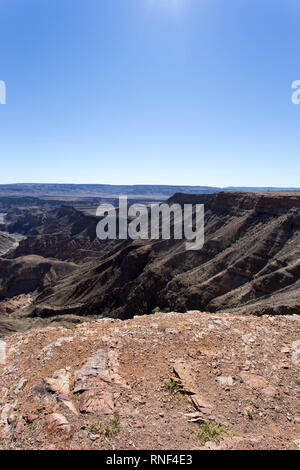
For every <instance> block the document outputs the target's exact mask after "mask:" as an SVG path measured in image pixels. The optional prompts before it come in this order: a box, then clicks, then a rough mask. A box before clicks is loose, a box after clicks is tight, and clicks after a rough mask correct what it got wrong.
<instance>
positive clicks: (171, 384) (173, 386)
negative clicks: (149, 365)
mask: <svg viewBox="0 0 300 470" xmlns="http://www.w3.org/2000/svg"><path fill="white" fill-rule="evenodd" d="M164 385H165V387H166V389H167V390H169V392H171V393H175V392H177V390H179V385H178V383H177V382H176V381H175V380H170V381H166V382H165V383H164Z"/></svg>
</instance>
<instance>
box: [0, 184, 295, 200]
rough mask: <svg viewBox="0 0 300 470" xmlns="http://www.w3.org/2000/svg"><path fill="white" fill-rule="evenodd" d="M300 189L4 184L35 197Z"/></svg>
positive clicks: (11, 191)
mask: <svg viewBox="0 0 300 470" xmlns="http://www.w3.org/2000/svg"><path fill="white" fill-rule="evenodd" d="M236 190H239V191H300V188H278V187H274V188H273V187H250V188H249V187H242V186H240V187H233V186H230V187H226V188H221V187H213V186H184V185H182V186H180V185H179V186H176V185H171V186H169V185H109V184H55V183H50V184H46V183H19V184H2V185H0V197H1V196H35V197H78V198H80V197H101V198H105V197H107V198H112V197H118V196H120V195H121V194H126V195H128V197H131V198H134V199H147V198H149V199H167V198H169V197H170V196H172V195H173V194H175V193H186V194H212V193H217V192H219V191H236Z"/></svg>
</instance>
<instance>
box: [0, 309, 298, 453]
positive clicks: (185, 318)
mask: <svg viewBox="0 0 300 470" xmlns="http://www.w3.org/2000/svg"><path fill="white" fill-rule="evenodd" d="M299 321H300V318H299V317H298V316H295V315H287V316H281V315H278V316H276V317H270V316H267V315H266V316H264V317H263V318H258V317H255V316H247V317H246V316H238V315H226V314H215V315H211V314H207V313H200V312H198V311H193V312H188V313H185V314H179V313H170V314H163V313H156V314H154V315H148V316H141V317H138V318H134V319H133V320H127V321H124V322H122V321H120V320H113V319H102V320H97V321H94V322H90V323H83V324H80V325H77V326H73V327H72V328H62V327H55V328H53V327H52V328H46V329H35V330H31V331H29V332H27V333H17V334H14V335H12V336H9V337H7V338H5V339H4V341H5V343H6V344H5V345H4V343H3V342H2V343H0V417H1V418H0V421H1V428H0V429H1V431H0V432H1V439H0V448H3V449H5V448H22V449H131V450H132V449H200V448H213V449H214V448H221V449H297V447H299V445H300V443H299V439H300V407H299V393H300V386H299V383H297V381H296V380H295V379H296V378H297V377H299V375H300V371H299V366H300V359H299V356H300V352H299V348H300V342H299V340H300V328H299ZM1 364H2V365H1ZM84 365H85V367H84V368H83V366H84ZM57 371H58V372H57ZM79 371H81V372H80V374H79V375H78V373H79ZM176 371H177V374H178V375H180V377H178V375H176ZM58 377H60V381H59V380H58ZM79 377H81V378H80V379H79ZM173 378H174V379H175V380H176V381H177V383H178V384H179V385H180V387H182V388H183V389H185V390H186V393H181V392H180V391H178V392H176V393H172V392H170V391H169V390H168V389H167V387H166V385H165V382H169V381H170V380H172V379H173ZM46 379H47V380H46ZM75 387H76V390H78V389H79V391H77V393H74V388H75ZM111 399H112V402H111V401H110V400H111ZM193 401H194V403H193ZM195 403H196V404H198V405H197V406H195ZM72 409H73V411H72ZM87 409H89V411H90V412H89V413H87V412H83V411H84V410H87ZM80 410H81V411H80ZM105 413H106V414H105ZM113 413H118V414H119V417H120V428H119V429H116V431H117V432H116V433H115V435H113V436H107V435H105V433H104V431H103V429H104V428H103V422H105V421H107V420H111V419H112V414H113ZM187 415H192V416H193V418H194V419H195V418H197V419H200V420H202V419H206V420H210V421H212V422H216V423H218V424H220V425H221V426H222V427H224V428H226V429H227V430H230V431H232V432H233V433H234V437H233V436H232V437H225V438H223V439H221V440H220V442H219V443H214V442H207V443H206V444H204V443H203V442H200V440H199V438H198V436H197V435H196V434H195V432H194V431H195V430H196V429H198V426H199V424H197V423H193V422H189V420H190V419H192V418H191V416H187ZM9 423H10V424H9ZM116 428H118V426H116Z"/></svg>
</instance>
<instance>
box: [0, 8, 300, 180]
mask: <svg viewBox="0 0 300 470" xmlns="http://www.w3.org/2000/svg"><path fill="white" fill-rule="evenodd" d="M299 15H300V2H299V0H264V1H262V0H242V1H241V0H85V1H82V0H0V80H4V81H5V82H6V86H7V104H6V105H0V158H1V167H0V168H1V171H0V183H14V182H48V183H52V182H58V183H111V184H189V185H213V186H230V185H231V186H280V187H284V186H290V187H293V186H300V182H299V174H300V158H299V150H300V105H299V106H296V105H293V104H292V102H291V95H292V90H291V84H292V82H293V81H294V80H297V79H300V62H299V56H300V28H299Z"/></svg>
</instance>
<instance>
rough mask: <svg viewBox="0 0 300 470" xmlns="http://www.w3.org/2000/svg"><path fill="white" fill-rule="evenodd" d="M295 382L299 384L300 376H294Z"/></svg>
mask: <svg viewBox="0 0 300 470" xmlns="http://www.w3.org/2000/svg"><path fill="white" fill-rule="evenodd" d="M294 380H295V384H296V385H300V377H295V379H294Z"/></svg>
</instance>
